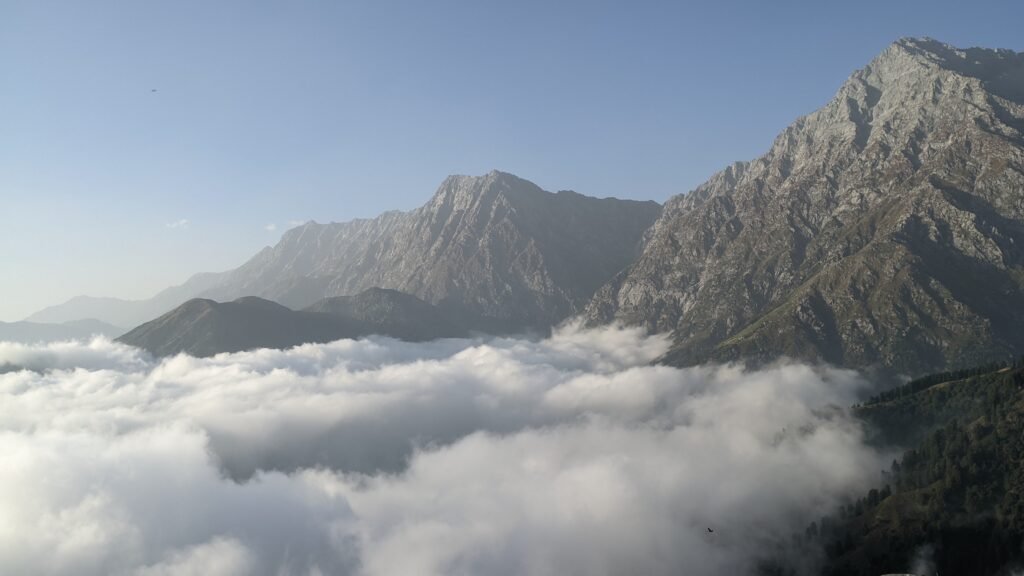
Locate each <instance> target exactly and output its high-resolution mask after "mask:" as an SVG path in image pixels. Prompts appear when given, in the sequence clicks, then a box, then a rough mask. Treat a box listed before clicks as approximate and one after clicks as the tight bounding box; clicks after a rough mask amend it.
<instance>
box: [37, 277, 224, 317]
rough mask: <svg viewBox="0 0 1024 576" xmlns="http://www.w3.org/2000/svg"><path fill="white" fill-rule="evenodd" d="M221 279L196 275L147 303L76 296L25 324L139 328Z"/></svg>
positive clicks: (42, 312) (162, 292)
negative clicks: (90, 322)
mask: <svg viewBox="0 0 1024 576" xmlns="http://www.w3.org/2000/svg"><path fill="white" fill-rule="evenodd" d="M220 278H221V275H220V274H209V273H205V274H196V275H194V276H192V278H190V279H189V280H188V281H187V282H185V283H184V284H181V285H179V286H173V287H171V288H167V289H166V290H163V291H161V292H160V293H158V294H157V295H156V296H154V297H152V298H148V299H144V300H124V299H121V298H108V297H94V296H76V297H74V298H72V299H70V300H68V301H67V302H64V303H63V304H57V305H55V306H49V307H47V308H44V309H42V310H40V311H38V312H36V313H34V314H32V315H31V316H29V317H28V318H26V319H25V320H26V321H28V322H45V323H60V322H71V321H77V320H80V319H86V318H93V319H95V318H98V319H101V320H103V321H104V322H108V323H110V324H114V325H116V326H137V325H139V324H142V323H143V322H146V321H147V320H152V319H153V318H156V317H157V316H159V315H161V314H163V313H165V312H167V311H168V310H170V309H172V308H174V307H176V306H178V305H179V304H181V303H182V302H184V301H186V300H188V299H189V298H193V297H195V296H196V295H198V294H201V293H202V292H203V291H205V290H208V289H210V288H211V287H213V286H215V285H216V284H217V282H218V281H219V280H220Z"/></svg>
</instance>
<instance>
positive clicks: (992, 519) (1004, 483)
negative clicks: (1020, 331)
mask: <svg viewBox="0 0 1024 576" xmlns="http://www.w3.org/2000/svg"><path fill="white" fill-rule="evenodd" d="M992 368H994V369H992ZM970 372H972V373H971V374H968V375H967V376H965V375H964V373H963V372H957V373H949V374H946V375H938V376H936V377H929V378H925V379H921V380H918V381H915V382H911V383H908V384H907V385H906V386H904V387H902V389H900V390H897V391H895V395H893V394H892V393H890V394H887V395H883V396H881V397H878V398H875V399H873V400H872V401H870V402H868V403H866V404H865V405H863V406H860V407H857V408H856V409H855V412H856V413H857V414H858V415H859V416H860V417H862V418H863V419H864V420H865V421H866V422H868V423H869V425H870V426H871V427H872V429H873V431H874V433H875V439H876V441H878V442H893V441H895V442H902V441H905V440H907V439H918V438H919V439H920V440H915V442H914V443H913V444H910V445H914V446H915V447H914V448H912V449H910V450H908V451H906V452H905V453H904V454H903V456H902V458H900V459H898V460H895V461H893V463H892V467H891V469H890V470H888V471H885V472H883V474H882V479H881V481H880V485H879V487H877V488H875V489H872V490H871V491H870V492H868V493H867V494H866V495H864V496H862V497H860V498H858V499H857V500H855V501H853V502H850V503H849V504H847V505H845V506H843V507H841V509H840V510H838V511H837V512H836V513H835V514H834V515H831V516H828V517H825V518H822V519H821V520H819V521H817V522H814V523H812V524H811V525H810V526H808V528H807V530H806V532H805V534H804V535H802V538H803V539H804V541H805V542H806V543H807V544H808V545H816V546H815V547H816V548H818V549H823V550H824V568H823V570H822V573H823V574H826V575H830V576H841V575H847V574H849V575H853V574H857V575H861V574H884V573H891V572H908V571H914V572H917V573H922V572H927V573H939V574H972V575H979V576H985V575H990V574H991V575H995V574H1001V573H1002V572H1003V571H1005V570H1007V569H1009V568H1010V567H1013V566H1015V565H1016V564H1017V563H1018V562H1021V560H1024V557H1022V556H1024V549H1022V544H1024V363H1022V362H1020V361H1018V362H1016V363H1014V364H1012V365H1006V366H995V367H992V366H990V367H987V368H986V369H985V370H973V371H970Z"/></svg>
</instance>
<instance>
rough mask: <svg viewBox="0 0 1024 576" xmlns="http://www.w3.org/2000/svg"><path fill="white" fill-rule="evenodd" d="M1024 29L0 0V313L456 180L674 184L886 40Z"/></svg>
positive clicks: (777, 126) (755, 141) (770, 123)
mask: <svg viewBox="0 0 1024 576" xmlns="http://www.w3.org/2000/svg"><path fill="white" fill-rule="evenodd" d="M1022 21H1024V3H1022V2H1019V1H1006V2H970V3H967V2H962V1H961V2H937V1H933V0H932V1H927V2H911V1H899V2H893V1H892V0H889V1H884V2H845V3H842V4H840V3H837V2H820V1H818V2H802V3H797V2H765V1H763V0H757V1H750V2H721V1H718V2H706V3H694V2H681V1H679V2H624V1H623V2H597V1H587V2H582V1H581V2H558V3H555V2H551V1H545V2H532V1H518V2H488V1H478V0H474V1H469V0H467V1H464V2H448V1H431V2H424V1H410V2H383V1H374V2H371V1H367V2H341V1H335V2H327V1H323V2H315V1H309V2H276V3H271V2H255V1H251V0H245V1H237V2H232V1H216V2H209V1H182V0H175V1H173V2H172V1H127V0H126V1H122V2H103V1H91V2H73V1H70V0H69V1H66V2H46V1H40V0H29V1H24V2H18V1H11V0H0V133H2V137H0V210H2V214H3V216H4V218H3V225H2V226H0V254H2V255H3V260H2V266H0V270H2V272H0V283H2V286H3V291H2V292H0V295H2V297H0V320H16V319H20V318H22V317H24V316H26V315H28V314H29V313H31V312H33V311H35V310H37V309H39V308H41V307H43V306H46V305H49V304H55V303H58V302H61V301H63V300H66V299H67V298H70V297H71V296H74V295H76V294H90V295H109V296H120V297H133V298H134V297H147V296H150V295H151V294H153V293H154V292H156V291H158V290H159V289H161V288H163V287H166V286H168V285H171V284H176V283H180V282H181V281H183V280H185V279H186V278H187V277H188V276H189V275H191V274H192V273H194V272H199V271H217V270H223V269H228V268H231V267H234V266H236V265H238V264H240V263H242V262H243V261H244V260H245V259H246V258H247V257H249V256H250V255H252V254H254V253H255V252H256V251H257V250H258V249H259V248H261V247H262V246H264V245H267V244H272V243H274V242H275V241H276V240H277V238H278V237H279V235H280V233H281V231H282V230H283V229H285V228H287V227H288V226H289V222H292V221H300V220H307V219H315V220H318V221H331V220H346V219H349V218H353V217H357V216H372V215H375V214H377V213H379V212H381V211H383V210H387V209H395V208H399V209H408V208H412V207H415V206H417V205H419V204H421V203H423V202H424V201H425V200H426V199H427V198H428V197H429V196H430V195H431V194H432V193H433V191H434V189H435V188H436V186H437V185H438V184H439V183H440V181H441V180H442V179H443V178H444V177H445V176H446V175H448V174H450V173H461V174H479V173H483V172H486V171H488V170H490V169H492V168H498V169H501V170H505V171H509V172H513V173H515V174H518V175H520V176H522V177H524V178H527V179H530V180H533V181H534V182H536V183H537V184H539V185H540V186H542V187H544V188H546V189H549V190H557V189H568V188H571V189H574V190H577V191H579V192H581V193H584V194H589V195H596V196H619V197H628V198H644V199H647V198H651V199H655V200H659V201H660V200H664V199H665V198H667V197H668V196H670V195H672V194H676V193H681V192H685V191H687V190H689V189H690V188H692V187H693V186H695V185H697V184H698V183H700V182H701V181H702V180H703V179H704V178H706V177H707V176H709V175H710V174H712V173H713V172H715V171H716V170H718V169H720V168H721V167H723V166H724V165H726V164H727V163H729V162H732V161H734V160H739V159H749V158H752V157H755V156H757V155H758V154H760V153H762V152H763V151H764V150H765V149H766V148H767V147H768V145H769V144H770V142H771V140H772V138H773V137H774V135H775V134H776V133H777V132H778V131H779V130H781V129H782V128H783V127H785V126H786V125H787V124H788V123H790V122H791V121H792V120H793V119H794V118H796V117H797V116H799V115H802V114H806V113H808V112H810V111H812V110H814V109H815V108H817V107H819V106H820V105H822V104H823V103H824V102H826V101H827V100H828V98H829V97H830V96H831V94H832V93H833V92H834V91H835V89H836V88H838V86H839V85H840V84H841V83H842V81H843V80H844V79H845V78H846V77H847V76H848V75H849V74H850V72H852V71H853V70H854V69H856V68H859V67H861V66H863V65H864V64H866V63H867V62H868V61H869V60H870V59H871V58H872V57H873V56H874V55H875V54H877V53H878V52H880V51H881V50H882V49H884V48H885V46H886V45H887V44H888V43H890V42H891V41H893V40H895V39H896V38H898V37H900V36H908V35H912V36H921V35H928V36H933V37H935V38H938V39H940V40H943V41H946V42H950V43H953V44H957V45H962V46H967V45H983V46H990V47H1003V48H1012V49H1016V50H1024V35H1022V34H1021V32H1020V22H1022ZM154 90H155V92H154Z"/></svg>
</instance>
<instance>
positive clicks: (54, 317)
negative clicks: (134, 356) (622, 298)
mask: <svg viewBox="0 0 1024 576" xmlns="http://www.w3.org/2000/svg"><path fill="white" fill-rule="evenodd" d="M660 210H661V207H660V205H658V204H657V203H656V202H637V201H631V200H618V199H615V198H604V199H598V198H591V197H588V196H583V195H580V194H577V193H575V192H569V191H562V192H558V193H554V194H553V193H549V192H545V191H544V190H541V189H540V188H539V187H537V186H536V185H534V184H533V183H531V182H528V181H526V180H522V179H520V178H517V177H515V176H513V175H511V174H505V173H502V172H497V171H494V172H490V173H489V174H486V175H484V176H480V177H472V176H451V177H449V178H447V179H446V180H445V181H444V183H442V184H441V187H440V188H439V189H438V190H437V193H436V194H435V195H434V197H433V198H432V199H431V200H430V201H429V202H428V203H427V204H426V205H424V206H422V207H420V208H418V209H415V210H412V211H410V212H387V213H384V214H382V215H380V216H378V217H376V218H372V219H362V220H353V221H350V222H343V223H331V224H317V223H315V222H309V223H306V224H304V225H302V226H299V227H297V228H293V229H291V230H289V231H287V232H286V233H285V234H284V236H283V237H282V239H281V241H280V242H278V244H277V245H276V246H273V247H267V248H264V249H263V250H262V251H260V252H259V253H258V254H256V256H254V257H253V258H252V259H250V260H249V261H248V262H246V263H245V264H243V265H242V266H241V267H239V268H237V269H235V270H232V271H229V272H224V273H219V274H199V275H196V276H194V277H193V278H191V279H190V280H189V281H188V282H186V283H185V284H183V285H181V286H176V287H174V288H169V289H168V290H165V291H163V292H161V293H160V294H159V295H157V296H156V297H155V298H153V299H150V300H140V301H124V300H117V299H112V298H88V297H80V298H76V299H73V300H72V301H70V302H68V303H65V304H63V305H60V306H55V307H51V308H48V309H46V310H43V311H41V312H39V313H37V314H34V315H33V316H32V318H33V319H37V320H42V321H63V320H67V319H74V318H78V317H81V316H82V315H84V314H88V315H89V316H95V317H97V318H102V319H115V320H117V322H118V323H121V324H122V325H129V326H131V325H137V324H139V323H141V322H144V321H146V320H149V319H151V318H154V317H156V316H158V315H160V314H163V313H165V312H167V311H169V310H171V309H172V308H174V307H175V306H178V305H179V304H181V303H182V302H184V301H186V300H188V299H189V298H194V297H201V298H207V299H213V300H218V301H226V300H233V299H235V298H239V297H242V296H259V297H262V298H266V299H269V300H274V301H277V302H280V303H282V304H285V305H287V306H290V307H292V308H303V307H306V306H309V305H311V304H312V303H314V302H316V301H318V300H321V299H323V298H328V297H333V296H348V295H353V294H358V293H360V292H363V291H364V290H367V289H369V288H373V287H380V288H388V289H394V290H399V291H401V292H405V293H407V294H412V295H414V296H416V297H418V298H421V299H423V300H425V301H427V302H429V303H431V304H435V305H438V306H439V307H441V308H442V309H444V310H445V311H446V313H447V314H449V316H450V317H451V318H473V319H474V320H473V322H472V326H473V327H474V328H478V329H484V330H487V331H509V330H520V329H540V330H546V329H548V328H550V327H551V326H552V325H553V324H555V323H557V322H559V321H561V320H563V319H565V318H567V317H569V316H571V315H573V314H576V313H579V312H580V311H582V309H583V307H584V306H585V305H586V303H587V301H588V300H589V299H590V297H591V296H592V295H593V293H594V291H595V290H596V289H597V288H598V287H599V286H601V285H602V284H604V283H605V282H607V281H608V280H609V279H610V278H612V277H613V276H614V275H615V273H616V272H618V271H620V270H621V269H623V268H624V267H625V266H627V265H628V264H629V263H630V262H632V260H633V259H634V258H635V257H636V256H637V254H639V251H640V245H641V238H642V236H643V233H644V231H645V230H647V229H648V228H649V227H650V225H651V224H652V223H653V222H654V220H655V219H656V218H657V217H658V214H659V213H660Z"/></svg>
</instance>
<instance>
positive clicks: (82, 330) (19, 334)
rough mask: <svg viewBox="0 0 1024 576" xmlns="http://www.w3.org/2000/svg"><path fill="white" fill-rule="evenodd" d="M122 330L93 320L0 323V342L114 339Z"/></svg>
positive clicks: (28, 342)
mask: <svg viewBox="0 0 1024 576" xmlns="http://www.w3.org/2000/svg"><path fill="white" fill-rule="evenodd" d="M124 331H125V330H124V328H120V327H118V326H113V325H111V324H107V323H106V322H101V321H99V320H94V319H85V320H70V321H68V322H61V323H56V324H51V323H45V322H27V321H22V322H0V342H4V341H6V342H21V343H24V344H34V343H38V342H57V341H60V340H85V339H89V338H91V337H93V336H106V337H107V338H115V337H117V336H119V335H120V334H122V333H124Z"/></svg>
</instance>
